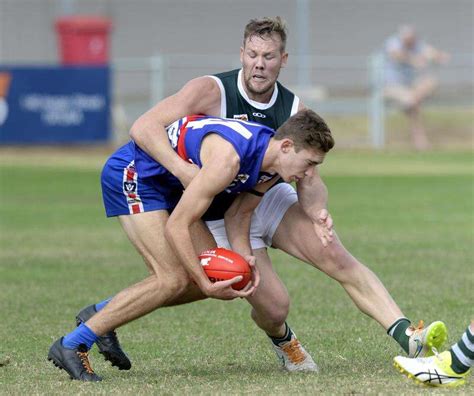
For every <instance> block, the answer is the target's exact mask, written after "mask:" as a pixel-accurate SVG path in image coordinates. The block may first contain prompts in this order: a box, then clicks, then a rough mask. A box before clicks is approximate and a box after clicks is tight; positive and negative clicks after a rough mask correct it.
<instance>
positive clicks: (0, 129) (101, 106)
mask: <svg viewBox="0 0 474 396" xmlns="http://www.w3.org/2000/svg"><path fill="white" fill-rule="evenodd" d="M109 132H110V85H109V68H108V67H12V68H3V67H0V144H61V143H68V144H69V143H97V142H105V141H107V140H108V138H109Z"/></svg>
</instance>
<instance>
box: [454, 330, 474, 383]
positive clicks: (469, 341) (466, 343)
mask: <svg viewBox="0 0 474 396" xmlns="http://www.w3.org/2000/svg"><path fill="white" fill-rule="evenodd" d="M449 352H450V353H451V368H452V369H453V371H454V372H455V373H458V374H463V373H465V372H466V371H468V370H469V367H471V366H472V363H473V362H474V333H472V332H471V330H470V329H469V327H468V328H467V330H466V332H465V333H464V334H463V335H462V337H461V339H460V340H459V341H458V342H457V343H456V344H454V345H453V346H452V347H451V349H450V350H449Z"/></svg>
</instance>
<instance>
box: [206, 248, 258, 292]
mask: <svg viewBox="0 0 474 396" xmlns="http://www.w3.org/2000/svg"><path fill="white" fill-rule="evenodd" d="M199 259H200V260H201V265H202V268H203V269H204V271H205V272H206V275H207V276H208V278H209V280H210V281H211V282H218V281H223V280H228V279H232V278H235V277H236V276H239V275H242V280H241V281H240V282H237V283H234V284H233V285H232V288H233V289H235V290H241V289H243V288H244V287H245V286H246V285H247V283H249V282H250V279H251V278H252V275H251V271H250V266H249V264H248V263H247V262H246V261H245V259H244V258H243V257H242V256H241V255H240V254H237V253H235V252H233V251H232V250H228V249H224V248H215V249H210V250H206V251H204V252H202V253H201V254H200V255H199Z"/></svg>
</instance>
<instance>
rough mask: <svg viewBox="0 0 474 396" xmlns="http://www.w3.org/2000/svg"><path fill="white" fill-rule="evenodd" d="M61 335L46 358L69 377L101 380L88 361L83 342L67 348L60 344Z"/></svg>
mask: <svg viewBox="0 0 474 396" xmlns="http://www.w3.org/2000/svg"><path fill="white" fill-rule="evenodd" d="M62 341H63V337H61V338H60V339H59V340H57V341H56V342H55V343H54V344H53V345H52V346H51V348H50V349H49V353H48V360H51V361H52V362H53V363H54V365H55V366H56V367H59V368H60V369H63V370H65V371H66V372H67V373H68V374H69V376H70V377H71V379H76V380H79V381H92V382H97V381H102V378H101V377H99V376H98V375H97V374H96V373H94V370H92V367H91V364H90V362H89V354H88V351H87V348H86V346H85V345H84V344H81V345H79V346H78V347H77V348H76V349H69V348H66V347H64V346H63V344H62Z"/></svg>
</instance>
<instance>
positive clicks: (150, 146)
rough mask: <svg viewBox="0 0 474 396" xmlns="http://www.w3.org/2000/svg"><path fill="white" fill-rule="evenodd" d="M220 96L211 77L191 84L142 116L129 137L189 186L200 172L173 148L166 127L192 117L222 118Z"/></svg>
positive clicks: (192, 81)
mask: <svg viewBox="0 0 474 396" xmlns="http://www.w3.org/2000/svg"><path fill="white" fill-rule="evenodd" d="M220 101H221V94H220V90H219V87H218V85H217V83H216V82H215V81H214V80H213V79H212V78H210V77H199V78H195V79H193V80H191V81H189V82H188V83H187V84H186V85H184V87H183V88H182V89H181V90H180V91H179V92H177V93H176V94H174V95H172V96H169V97H167V98H166V99H163V100H162V101H160V102H159V103H157V104H156V105H155V106H154V107H152V108H151V109H150V110H148V111H147V112H146V113H144V114H143V115H142V116H140V117H139V118H138V119H137V121H135V123H134V124H133V125H132V128H131V130H130V136H131V138H132V139H133V140H134V141H135V143H136V144H137V145H138V146H139V147H140V148H141V149H143V150H144V151H145V152H146V153H147V154H149V155H150V156H151V157H152V158H153V159H155V160H156V161H158V162H159V163H161V164H162V165H163V166H164V167H166V168H167V169H168V170H169V171H170V172H171V173H172V174H173V175H174V176H176V177H177V178H178V179H179V180H180V181H181V183H182V184H183V185H184V186H185V187H186V186H187V185H188V184H189V183H190V181H191V179H192V178H193V177H194V176H195V174H196V173H197V171H198V170H197V168H196V166H195V165H192V164H189V163H188V162H186V161H184V160H183V159H181V158H180V157H179V156H178V155H177V154H176V153H175V151H174V150H173V149H172V148H171V145H170V143H169V140H168V135H167V133H166V130H165V128H166V127H167V126H168V125H170V124H171V123H173V122H174V121H176V120H178V119H180V118H182V117H185V116H187V115H189V114H207V115H214V116H219V115H220Z"/></svg>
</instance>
